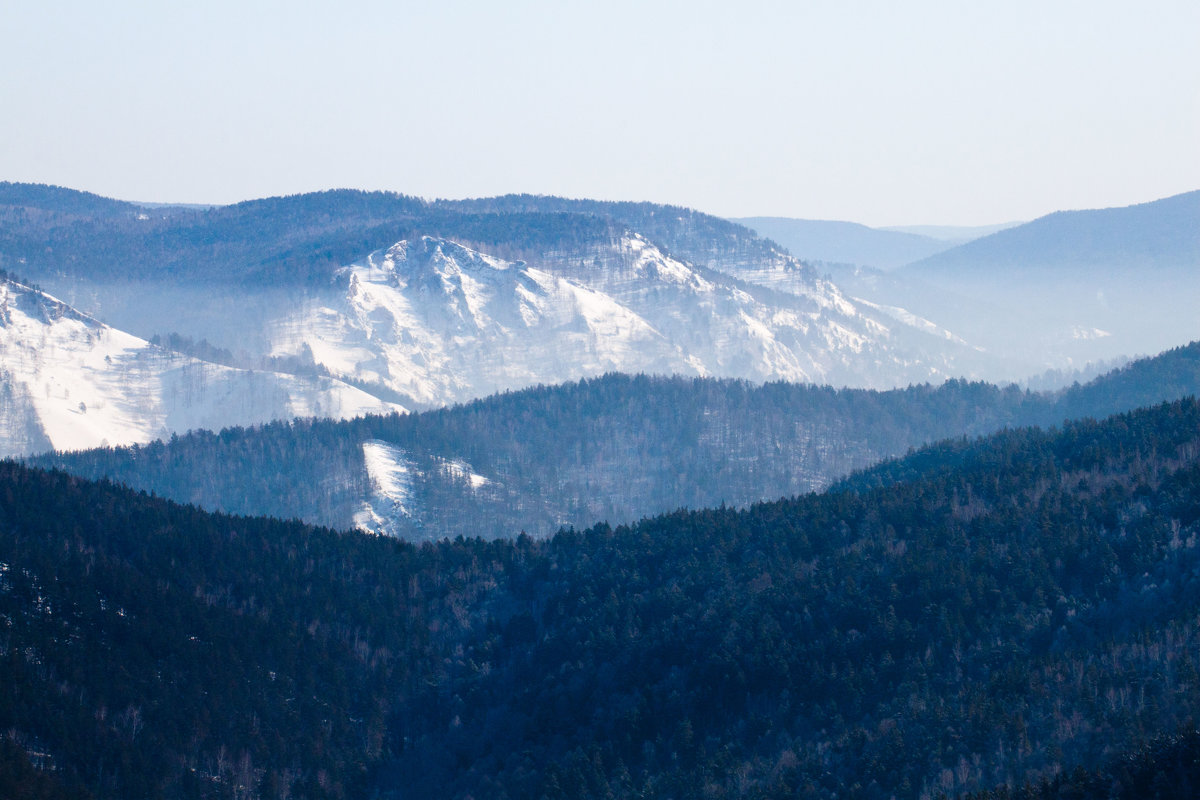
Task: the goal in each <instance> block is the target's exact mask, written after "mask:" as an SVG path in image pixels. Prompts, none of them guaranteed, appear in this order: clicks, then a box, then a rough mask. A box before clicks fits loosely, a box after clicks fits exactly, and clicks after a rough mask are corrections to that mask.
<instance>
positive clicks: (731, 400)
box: [28, 343, 1200, 540]
mask: <svg viewBox="0 0 1200 800" xmlns="http://www.w3.org/2000/svg"><path fill="white" fill-rule="evenodd" d="M1196 394H1200V343H1193V344H1191V345H1188V346H1186V347H1182V348H1177V349H1175V350H1172V351H1169V352H1167V353H1164V354H1161V355H1159V356H1157V357H1155V358H1149V359H1143V360H1140V361H1137V362H1134V363H1132V364H1130V365H1128V366H1126V367H1124V368H1121V369H1119V370H1115V371H1113V372H1111V373H1109V374H1106V375H1104V376H1101V377H1099V378H1096V379H1095V380H1093V381H1091V382H1089V383H1087V384H1085V385H1077V386H1075V387H1073V388H1071V389H1068V390H1065V391H1062V392H1047V393H1033V392H1028V391H1022V390H1019V389H1018V388H1017V387H1015V386H1009V387H1007V388H1001V387H998V386H994V385H990V384H984V383H979V382H974V383H972V382H966V381H957V380H956V381H949V382H947V383H944V384H942V385H940V386H937V387H934V386H930V385H927V384H926V385H919V386H913V387H908V388H906V389H897V390H890V391H886V392H879V391H871V390H861V389H842V390H833V389H831V388H828V387H814V386H808V385H801V384H788V383H768V384H765V385H761V386H760V385H754V384H751V383H748V382H745V381H732V380H717V379H711V378H690V379H689V378H681V377H676V378H664V377H648V376H639V377H629V376H624V375H608V376H604V377H601V378H598V379H589V380H583V381H580V382H578V383H569V384H564V385H558V386H549V387H540V388H535V389H527V390H523V391H520V392H511V393H506V394H503V395H499V396H494V397H490V398H486V399H483V400H478V401H474V402H472V403H468V404H465V405H461V406H455V407H452V408H446V409H439V410H435V411H428V412H424V413H420V414H395V415H390V416H386V417H368V418H365V419H358V420H349V421H344V422H332V421H324V422H322V421H302V422H295V423H291V424H288V423H277V424H272V425H268V426H265V427H254V428H235V429H228V430H225V431H222V432H221V433H220V434H212V433H206V432H197V433H192V434H189V435H186V436H178V437H175V438H173V439H171V441H170V442H158V443H153V444H150V445H145V446H138V447H132V448H119V449H102V450H93V451H87V452H79V453H66V454H58V455H47V456H40V457H36V458H33V459H29V460H28V462H29V463H31V464H36V465H39V466H46V467H57V468H60V469H66V470H68V471H70V472H72V473H75V474H79V475H83V476H86V477H89V478H108V479H111V480H115V481H119V482H121V483H124V484H127V485H129V486H132V487H135V488H138V489H143V490H146V491H151V492H154V493H155V494H157V495H159V496H162V497H169V498H172V499H175V500H177V501H180V502H186V503H194V504H196V505H198V506H200V507H203V508H207V509H211V510H220V511H226V512H233V513H239V514H253V515H271V516H277V517H284V518H290V517H299V518H300V519H303V520H305V521H308V522H311V523H317V524H322V525H329V526H333V527H338V528H348V527H351V526H358V527H361V528H363V529H365V530H370V531H375V532H380V533H386V534H390V535H393V536H399V537H401V538H404V539H410V540H429V539H433V540H437V539H441V538H446V537H450V538H453V537H455V536H467V537H470V536H479V535H482V536H487V537H513V536H516V535H517V534H518V533H520V532H522V531H524V532H527V533H529V534H531V535H535V536H539V537H541V536H546V535H549V534H551V533H553V532H554V531H556V530H557V529H559V528H561V527H576V528H583V527H586V526H588V525H590V524H593V523H595V522H598V521H601V520H607V521H609V522H610V523H612V524H614V525H615V524H618V523H621V522H631V521H633V520H637V519H640V518H642V517H644V516H649V515H652V514H656V513H664V512H667V511H671V510H673V509H676V508H680V507H686V508H704V507H713V506H718V505H721V504H729V505H732V506H736V507H744V506H747V505H750V504H752V503H756V502H761V501H766V500H773V499H777V498H779V497H785V496H791V495H795V494H803V493H807V492H812V491H819V490H822V489H824V488H826V487H828V486H829V485H830V484H831V483H833V482H834V481H835V480H837V479H839V478H841V477H843V476H845V475H846V474H847V473H849V472H850V471H852V470H854V469H860V468H863V467H867V466H869V465H871V464H874V463H876V462H878V461H880V460H881V459H884V458H887V457H893V456H898V455H902V454H904V453H905V452H906V451H908V450H909V449H910V448H912V447H917V446H920V445H923V444H926V443H929V442H933V441H936V440H939V439H944V438H947V437H958V436H972V437H973V436H978V435H981V434H986V433H991V432H993V431H995V430H998V429H1001V428H1003V427H1011V426H1021V425H1050V424H1055V423H1057V422H1061V421H1062V420H1064V419H1075V418H1079V417H1104V416H1108V415H1109V414H1113V413H1116V412H1120V411H1127V410H1131V409H1134V408H1138V407H1142V406H1147V405H1152V404H1154V403H1159V402H1162V401H1164V400H1175V399H1178V398H1181V397H1186V396H1189V395H1196Z"/></svg>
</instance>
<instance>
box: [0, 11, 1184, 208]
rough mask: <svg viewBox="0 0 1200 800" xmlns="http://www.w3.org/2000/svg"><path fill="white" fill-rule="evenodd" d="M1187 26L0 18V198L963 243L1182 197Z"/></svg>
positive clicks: (760, 16)
mask: <svg viewBox="0 0 1200 800" xmlns="http://www.w3.org/2000/svg"><path fill="white" fill-rule="evenodd" d="M1197 42H1200V3H1198V2H1195V0H1180V1H1179V2H1154V0H1150V1H1149V2H1142V3H1138V4H1133V3H1128V2H1121V3H1117V2H1105V1H1102V0H1101V1H1098V0H1092V2H1054V1H1053V0H1042V2H1025V1H1024V0H1009V1H1008V2H984V3H971V2H930V1H927V0H916V1H915V2H906V3H896V2H852V1H848V0H843V1H842V2H791V3H788V2H754V0H742V1H741V2H739V3H737V4H734V3H732V2H720V3H717V2H653V0H647V1H646V2H626V1H625V0H606V2H596V3H590V2H576V3H569V2H557V3H551V2H503V3H500V2H467V1H466V0H459V1H458V2H455V1H454V0H442V1H441V2H393V3H388V2H368V1H366V0H359V1H357V2H356V1H355V0H346V1H345V2H340V3H337V4H333V3H311V2H296V1H293V2H286V3H284V2H254V0H242V1H241V2H225V1H224V0H214V1H210V2H205V3H188V4H183V3H169V2H162V1H161V0H156V1H155V2H132V1H128V2H126V1H122V0H116V1H115V2H107V3H97V2H56V1H55V0H43V1H42V2H33V1H30V2H23V1H22V2H18V1H17V0H0V180H19V181H37V182H44V183H56V184H60V185H65V186H70V187H74V188H81V189H87V190H90V191H94V192H98V193H100V194H104V195H108V196H114V197H120V198H123V199H136V200H146V201H173V202H213V203H224V202H233V201H237V200H242V199H248V198H252V197H261V196H266V195H273V194H285V193H292V192H300V191H307V190H311V189H323V188H332V187H342V186H348V187H356V188H365V189H389V190H395V191H400V192H405V193H408V194H416V195H420V196H424V197H472V196H484V195H493V194H502V193H506V192H536V193H543V194H560V195H567V196H573V197H595V198H602V199H629V200H653V201H659V202H670V203H678V204H682V205H688V206H692V207H695V208H699V209H701V210H703V211H708V212H711V213H715V214H720V215H724V216H750V215H777V216H795V217H807V218H820V219H848V220H854V221H858V222H864V223H867V224H872V225H902V224H918V223H930V224H934V223H940V224H983V223H991V222H999V221H1005V220H1011V219H1029V218H1032V217H1035V216H1038V215H1041V214H1044V213H1047V212H1049V211H1053V210H1056V209H1060V208H1089V207H1102V206H1112V205H1127V204H1130V203H1135V202H1142V201H1146V200H1151V199H1155V198H1158V197H1163V196H1167V195H1171V194H1176V193H1179V192H1183V191H1188V190H1192V189H1198V188H1200V144H1197V143H1200V46H1197Z"/></svg>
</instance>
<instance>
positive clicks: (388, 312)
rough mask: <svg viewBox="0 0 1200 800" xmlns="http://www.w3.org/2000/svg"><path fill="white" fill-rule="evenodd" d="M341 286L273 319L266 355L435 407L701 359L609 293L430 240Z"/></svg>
mask: <svg viewBox="0 0 1200 800" xmlns="http://www.w3.org/2000/svg"><path fill="white" fill-rule="evenodd" d="M340 278H341V285H342V286H344V292H343V293H342V294H341V296H339V297H334V298H331V299H330V302H329V303H328V304H326V305H319V306H314V305H310V306H309V307H307V308H305V309H303V310H301V311H299V312H297V313H295V314H293V315H292V316H290V317H288V318H286V319H284V320H282V321H281V322H279V323H277V324H276V325H275V327H274V331H273V334H274V336H275V341H274V344H273V350H272V355H275V356H289V355H300V354H301V353H309V352H311V354H312V358H313V359H314V360H315V361H316V362H317V363H318V364H321V365H323V366H324V367H326V368H327V369H329V370H330V371H331V372H332V373H333V374H335V375H343V376H347V377H352V378H354V379H355V380H359V381H365V382H367V383H373V384H382V385H384V386H386V387H388V388H389V389H392V390H393V391H396V392H399V393H401V394H402V395H404V396H406V397H410V398H412V399H413V401H414V402H416V403H421V404H428V405H440V404H444V403H449V402H454V401H457V400H465V399H468V398H473V397H479V396H482V395H486V394H491V393H494V392H497V391H501V390H504V389H512V388H517V387H521V386H527V385H531V384H535V383H542V382H554V383H557V382H561V381H565V380H572V379H576V378H580V377H584V376H588V375H598V374H601V373H604V372H610V371H615V370H621V371H628V372H664V373H670V372H683V373H687V374H703V373H704V369H703V367H702V366H701V365H700V364H699V363H698V362H696V361H694V360H693V359H690V358H689V357H688V356H687V354H685V353H683V352H682V351H680V350H679V348H677V347H675V346H674V345H673V344H672V343H671V342H670V341H669V340H668V339H667V338H666V337H664V336H663V335H662V334H661V333H660V332H659V331H657V330H655V328H654V326H652V325H651V324H650V323H649V322H647V321H646V320H645V319H643V318H641V317H640V316H639V315H637V314H636V313H634V312H633V311H631V310H630V309H628V308H626V307H624V306H622V305H621V304H620V303H618V302H616V301H615V300H614V299H613V298H611V297H609V296H607V295H605V294H604V293H602V292H598V291H595V290H592V289H589V288H587V287H585V286H582V285H580V284H579V283H577V282H574V281H570V280H567V279H564V278H561V277H557V276H555V275H552V274H550V273H548V272H546V271H544V270H541V269H535V268H533V267H530V266H528V265H525V264H522V263H519V262H517V263H511V262H506V261H503V260H501V259H497V258H492V257H490V256H487V255H483V254H481V253H477V252H475V251H473V250H469V249H468V248H465V247H462V246H460V245H457V244H454V243H452V242H447V241H445V240H441V239H433V238H429V237H424V238H422V239H420V240H418V241H415V242H400V243H398V244H396V245H395V246H393V247H391V248H389V249H388V250H386V251H383V252H379V253H375V254H373V255H371V256H369V257H368V258H366V259H365V260H364V261H363V262H361V263H359V264H355V265H353V266H350V267H347V268H345V269H344V270H343V271H342V274H341V276H340Z"/></svg>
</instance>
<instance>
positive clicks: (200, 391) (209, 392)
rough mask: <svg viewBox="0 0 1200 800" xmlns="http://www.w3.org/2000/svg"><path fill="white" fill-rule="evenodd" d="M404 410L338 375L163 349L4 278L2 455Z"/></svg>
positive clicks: (0, 297)
mask: <svg viewBox="0 0 1200 800" xmlns="http://www.w3.org/2000/svg"><path fill="white" fill-rule="evenodd" d="M394 408H396V407H395V406H393V405H391V404H388V403H384V402H382V401H380V400H378V399H377V398H375V397H372V396H371V395H368V394H366V393H365V392H363V391H361V390H359V389H356V388H353V387H350V386H347V385H345V384H343V383H341V382H339V381H335V380H331V379H329V378H315V377H313V378H303V377H297V376H291V375H281V374H278V373H273V372H252V371H248V370H238V369H233V368H230V367H226V366H221V365H217V364H210V363H206V362H203V361H199V360H197V359H194V358H189V357H186V356H182V355H179V354H176V353H172V352H169V351H166V350H162V349H160V348H157V347H154V346H152V345H150V344H149V343H148V342H146V341H145V340H143V339H139V338H138V337H136V336H132V335H130V334H128V333H124V332H123V331H120V330H116V329H114V328H111V327H109V326H107V325H104V324H102V323H100V322H97V321H96V320H94V319H92V318H90V317H87V316H85V315H83V314H80V313H79V312H77V311H75V310H74V309H72V308H71V307H70V306H67V305H65V304H64V303H61V302H60V301H58V300H56V299H55V298H53V297H51V296H49V295H46V294H44V293H42V292H39V291H36V290H34V289H31V288H29V287H27V286H23V285H21V284H19V283H15V282H12V281H5V282H3V283H0V454H2V455H20V454H28V453H31V452H35V451H38V450H44V449H48V448H53V449H57V450H76V449H82V448H88V447H97V446H103V445H105V444H108V445H117V444H130V443H134V442H146V441H150V440H152V439H155V438H162V437H165V436H169V435H170V434H172V433H175V432H183V431H186V430H190V429H194V428H208V429H218V428H221V427H226V426H229V425H235V424H242V425H245V424H253V423H261V422H267V421H270V420H274V419H288V418H293V417H308V416H321V417H336V418H346V417H351V416H358V415H361V414H366V413H371V412H383V411H389V410H393V409H394Z"/></svg>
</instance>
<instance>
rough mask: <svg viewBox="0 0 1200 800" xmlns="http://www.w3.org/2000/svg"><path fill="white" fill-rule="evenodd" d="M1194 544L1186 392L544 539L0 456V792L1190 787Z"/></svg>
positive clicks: (1190, 406) (703, 793) (761, 792)
mask: <svg viewBox="0 0 1200 800" xmlns="http://www.w3.org/2000/svg"><path fill="white" fill-rule="evenodd" d="M1198 533H1200V406H1198V405H1197V403H1196V402H1195V401H1194V400H1183V401H1177V402H1174V403H1169V404H1165V405H1161V406H1157V407H1155V408H1152V409H1149V410H1142V411H1136V412H1132V413H1126V414H1122V415H1119V416H1116V417H1112V418H1108V419H1105V420H1103V421H1099V422H1097V421H1094V420H1088V419H1085V420H1081V421H1077V422H1070V423H1066V424H1064V425H1063V426H1062V427H1060V428H1053V429H1048V430H1040V429H1028V428H1022V429H1010V430H1007V431H1004V432H1001V433H998V434H995V435H993V436H990V437H987V438H984V439H977V440H970V441H967V440H963V439H957V440H953V441H949V442H944V443H941V444H937V445H934V446H931V447H928V448H924V449H922V450H919V451H917V452H915V453H913V454H911V455H910V456H908V457H906V458H904V459H901V460H899V461H896V462H891V463H888V464H884V465H881V466H880V467H878V468H876V469H874V470H872V471H868V472H865V473H861V474H859V475H857V476H854V477H852V478H851V479H850V480H848V481H847V482H845V483H844V484H842V485H841V486H839V487H838V488H836V489H835V490H833V491H830V492H827V493H824V494H808V495H803V496H798V497H794V498H792V499H788V500H782V501H775V502H771V503H762V504H756V505H753V506H751V507H750V508H747V509H744V510H735V509H732V508H715V509H710V510H705V511H682V510H681V511H677V512H674V513H672V514H668V515H665V516H660V517H655V518H651V519H646V520H643V521H641V522H639V523H637V524H633V525H628V526H618V527H615V528H614V527H610V526H608V525H598V526H595V527H592V528H589V529H587V530H571V529H566V530H563V531H560V532H559V533H557V534H556V535H554V536H552V537H550V538H548V539H544V540H536V539H533V538H530V537H528V536H521V537H518V538H517V539H515V540H507V541H505V540H493V541H489V540H484V539H478V538H461V539H454V540H443V541H441V542H437V543H426V544H422V545H413V544H407V543H404V542H400V541H396V540H393V539H383V538H378V537H369V536H363V535H359V534H353V533H338V532H335V531H332V530H328V529H323V528H316V527H312V526H309V525H305V524H302V523H298V522H279V521H273V520H267V519H248V518H239V517H229V516H222V515H215V514H209V513H205V512H202V511H199V510H198V509H196V508H194V507H189V506H179V505H174V504H172V503H170V502H168V501H165V500H162V499H157V498H153V497H150V496H148V495H145V494H140V493H135V492H133V491H130V490H128V489H125V488H121V487H118V486H115V485H112V484H109V483H93V482H89V481H86V480H83V479H79V478H75V477H70V476H68V475H66V474H63V473H58V472H42V471H38V470H34V469H30V468H28V467H23V466H19V465H15V464H11V463H9V464H4V465H0V739H2V740H3V747H0V770H2V771H0V787H4V786H14V785H16V786H20V787H22V788H21V791H23V792H26V793H27V794H28V796H42V797H49V796H54V797H65V796H75V797H95V798H117V797H168V798H177V797H180V798H182V797H370V796H380V797H397V798H434V797H437V798H445V797H453V798H466V797H476V798H478V797H494V798H504V797H509V798H518V797H521V798H524V797H531V798H541V797H545V798H604V797H614V798H632V797H653V798H669V797H673V798H685V797H686V798H692V797H714V798H721V797H758V798H773V797H795V796H810V797H829V798H832V797H835V796H836V797H842V798H845V797H857V798H887V797H891V796H896V797H912V798H920V797H934V796H937V795H939V794H941V793H945V794H947V795H954V794H957V793H962V792H990V793H991V794H988V795H985V796H988V797H1012V796H1021V797H1067V796H1071V797H1101V796H1104V797H1107V796H1121V797H1132V796H1138V797H1153V796H1159V797H1169V796H1190V794H1181V792H1188V791H1189V790H1188V787H1194V786H1195V783H1194V781H1195V775H1196V770H1195V761H1196V757H1197V755H1198V753H1197V747H1196V734H1195V732H1194V727H1195V716H1196V712H1197V709H1198V708H1200V638H1198V637H1200V625H1198V624H1197V623H1198V622H1200V548H1198V546H1197V544H1198V541H1200V540H1198V538H1197V534H1198ZM1114 781H1116V782H1119V783H1120V787H1118V788H1119V791H1118V793H1116V794H1112V793H1111V792H1110V793H1109V794H1104V793H1103V792H1109V790H1111V789H1113V787H1114ZM1188 781H1191V782H1190V783H1189V782H1188ZM25 787H28V788H27V789H26V788H25ZM1002 787H1009V788H1002ZM1021 792H1025V794H1020V793H1021ZM1120 792H1124V794H1121V793H1120ZM1155 792H1157V794H1155ZM1172 792H1174V793H1172Z"/></svg>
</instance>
